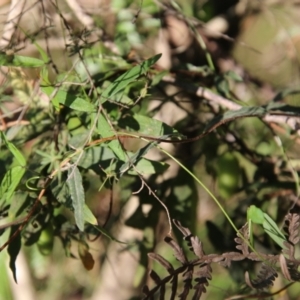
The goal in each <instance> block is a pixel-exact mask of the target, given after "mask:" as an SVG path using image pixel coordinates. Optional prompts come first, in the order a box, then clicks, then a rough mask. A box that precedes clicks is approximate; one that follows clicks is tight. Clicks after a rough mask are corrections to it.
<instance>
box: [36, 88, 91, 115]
mask: <svg viewBox="0 0 300 300" xmlns="http://www.w3.org/2000/svg"><path fill="white" fill-rule="evenodd" d="M54 90H55V89H54V87H50V86H47V87H42V91H43V92H44V93H45V94H47V95H48V96H50V95H51V94H52V93H53V91H54ZM52 101H53V102H54V103H53V105H54V106H56V103H60V104H62V105H64V106H67V107H70V108H71V109H74V110H77V111H82V112H95V111H96V108H95V106H94V105H93V104H92V103H90V102H87V101H86V100H84V99H82V98H80V97H77V96H76V95H74V94H72V93H71V92H66V91H63V90H59V91H57V93H56V94H55V96H54V98H53V99H52Z"/></svg>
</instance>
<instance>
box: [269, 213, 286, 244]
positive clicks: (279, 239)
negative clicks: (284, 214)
mask: <svg viewBox="0 0 300 300" xmlns="http://www.w3.org/2000/svg"><path fill="white" fill-rule="evenodd" d="M264 217H265V220H264V222H263V227H264V230H265V232H266V233H267V234H268V235H269V236H270V237H271V239H272V240H273V241H274V242H276V243H277V244H278V245H279V246H280V247H281V248H282V249H284V248H285V247H284V242H285V241H286V238H285V236H284V234H283V233H282V232H281V230H280V229H279V228H278V226H277V224H276V223H275V222H274V221H273V219H272V218H271V217H270V216H269V215H268V214H266V213H264Z"/></svg>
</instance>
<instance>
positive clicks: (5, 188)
mask: <svg viewBox="0 0 300 300" xmlns="http://www.w3.org/2000/svg"><path fill="white" fill-rule="evenodd" d="M24 173H25V168H24V167H22V166H16V167H13V168H12V169H10V170H8V171H7V172H6V174H5V175H4V177H3V179H2V182H1V186H0V199H1V200H4V201H6V202H8V203H9V202H10V200H11V197H12V195H13V193H14V191H15V190H16V188H17V186H18V184H19V183H20V181H21V179H22V177H23V175H24Z"/></svg>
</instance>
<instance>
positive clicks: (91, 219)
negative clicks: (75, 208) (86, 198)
mask: <svg viewBox="0 0 300 300" xmlns="http://www.w3.org/2000/svg"><path fill="white" fill-rule="evenodd" d="M83 215H84V221H85V222H87V223H90V224H93V225H98V221H97V219H96V217H95V216H94V214H93V213H92V211H91V210H90V209H89V207H88V206H87V205H86V204H84V206H83Z"/></svg>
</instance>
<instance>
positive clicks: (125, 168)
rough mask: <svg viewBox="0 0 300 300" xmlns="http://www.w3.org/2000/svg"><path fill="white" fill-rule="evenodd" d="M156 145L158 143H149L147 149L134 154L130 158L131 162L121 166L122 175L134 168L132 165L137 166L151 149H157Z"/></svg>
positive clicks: (144, 148)
mask: <svg viewBox="0 0 300 300" xmlns="http://www.w3.org/2000/svg"><path fill="white" fill-rule="evenodd" d="M156 145H157V142H152V143H149V144H148V145H146V146H145V147H143V148H141V149H139V150H138V151H137V152H136V153H134V154H133V155H132V156H131V157H130V159H129V161H127V162H126V163H124V164H123V165H122V166H121V168H120V170H119V172H120V174H121V175H122V174H123V173H124V172H126V171H128V170H129V169H130V168H131V167H132V165H134V164H136V163H137V162H138V161H139V160H140V159H141V158H142V157H143V156H144V155H146V154H147V152H148V151H149V150H150V149H151V148H153V147H155V146H156Z"/></svg>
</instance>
